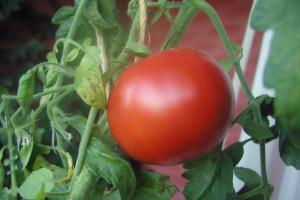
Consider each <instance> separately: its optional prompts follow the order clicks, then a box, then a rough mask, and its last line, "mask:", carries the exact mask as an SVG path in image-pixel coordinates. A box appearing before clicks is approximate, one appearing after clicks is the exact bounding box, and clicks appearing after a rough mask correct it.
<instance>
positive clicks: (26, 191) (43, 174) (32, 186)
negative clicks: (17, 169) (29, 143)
mask: <svg viewBox="0 0 300 200" xmlns="http://www.w3.org/2000/svg"><path fill="white" fill-rule="evenodd" d="M42 185H44V192H51V190H52V189H53V187H54V183H53V174H52V172H51V171H50V170H49V169H46V168H42V169H39V170H37V171H33V172H32V173H31V174H30V175H29V176H28V177H27V178H26V180H25V181H24V182H23V184H22V185H21V187H20V189H19V193H20V195H21V196H22V197H23V198H25V199H36V198H37V197H38V196H39V195H40V193H41V191H40V190H41V188H42V187H43V186H42Z"/></svg>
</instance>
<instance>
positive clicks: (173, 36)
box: [161, 1, 197, 51]
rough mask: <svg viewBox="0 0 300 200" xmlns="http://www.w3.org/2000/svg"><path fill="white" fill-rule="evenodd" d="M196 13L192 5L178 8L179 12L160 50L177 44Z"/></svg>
mask: <svg viewBox="0 0 300 200" xmlns="http://www.w3.org/2000/svg"><path fill="white" fill-rule="evenodd" d="M184 3H187V1H184ZM196 13H197V9H196V8H195V7H194V6H183V7H181V8H180V10H179V13H178V15H177V16H176V19H175V21H174V23H173V24H172V27H171V29H170V30H169V32H168V35H167V38H166V39H165V42H164V43H163V45H162V47H161V51H163V50H165V49H167V48H172V47H175V46H177V45H178V43H179V42H180V40H181V38H182V36H183V34H184V33H185V31H186V29H187V27H188V25H189V24H190V23H191V22H192V20H193V18H194V16H195V15H196Z"/></svg>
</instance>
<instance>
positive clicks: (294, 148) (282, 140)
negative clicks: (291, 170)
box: [279, 126, 300, 170]
mask: <svg viewBox="0 0 300 200" xmlns="http://www.w3.org/2000/svg"><path fill="white" fill-rule="evenodd" d="M299 140H300V134H299V132H294V131H290V130H288V129H287V128H284V127H283V126H282V127H281V129H280V137H279V152H280V157H281V159H282V160H283V162H284V163H285V164H286V165H288V166H293V167H295V168H296V169H297V170H299V169H300V147H299V145H298V144H299Z"/></svg>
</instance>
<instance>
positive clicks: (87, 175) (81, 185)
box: [68, 166, 98, 200]
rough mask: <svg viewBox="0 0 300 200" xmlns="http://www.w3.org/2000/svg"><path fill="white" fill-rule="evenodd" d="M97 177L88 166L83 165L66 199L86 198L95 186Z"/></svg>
mask: <svg viewBox="0 0 300 200" xmlns="http://www.w3.org/2000/svg"><path fill="white" fill-rule="evenodd" d="M97 180H98V178H97V177H96V176H95V174H94V173H93V172H92V171H91V169H89V168H88V167H86V166H84V167H83V168H82V170H81V173H80V175H79V176H78V179H77V180H76V181H75V182H74V185H73V188H72V190H71V193H70V195H69V197H68V199H70V200H72V199H87V196H88V193H89V191H90V190H91V188H93V186H95V184H96V182H97Z"/></svg>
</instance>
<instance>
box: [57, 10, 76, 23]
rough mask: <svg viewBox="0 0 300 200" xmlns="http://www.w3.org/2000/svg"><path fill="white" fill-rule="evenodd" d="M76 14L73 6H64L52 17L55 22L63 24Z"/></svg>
mask: <svg viewBox="0 0 300 200" xmlns="http://www.w3.org/2000/svg"><path fill="white" fill-rule="evenodd" d="M74 14H75V8H74V7H71V6H63V7H61V8H60V9H58V10H57V11H56V13H55V14H54V16H53V17H52V23H53V24H62V23H64V22H65V21H66V20H67V19H69V18H70V17H71V16H73V15H74Z"/></svg>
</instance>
